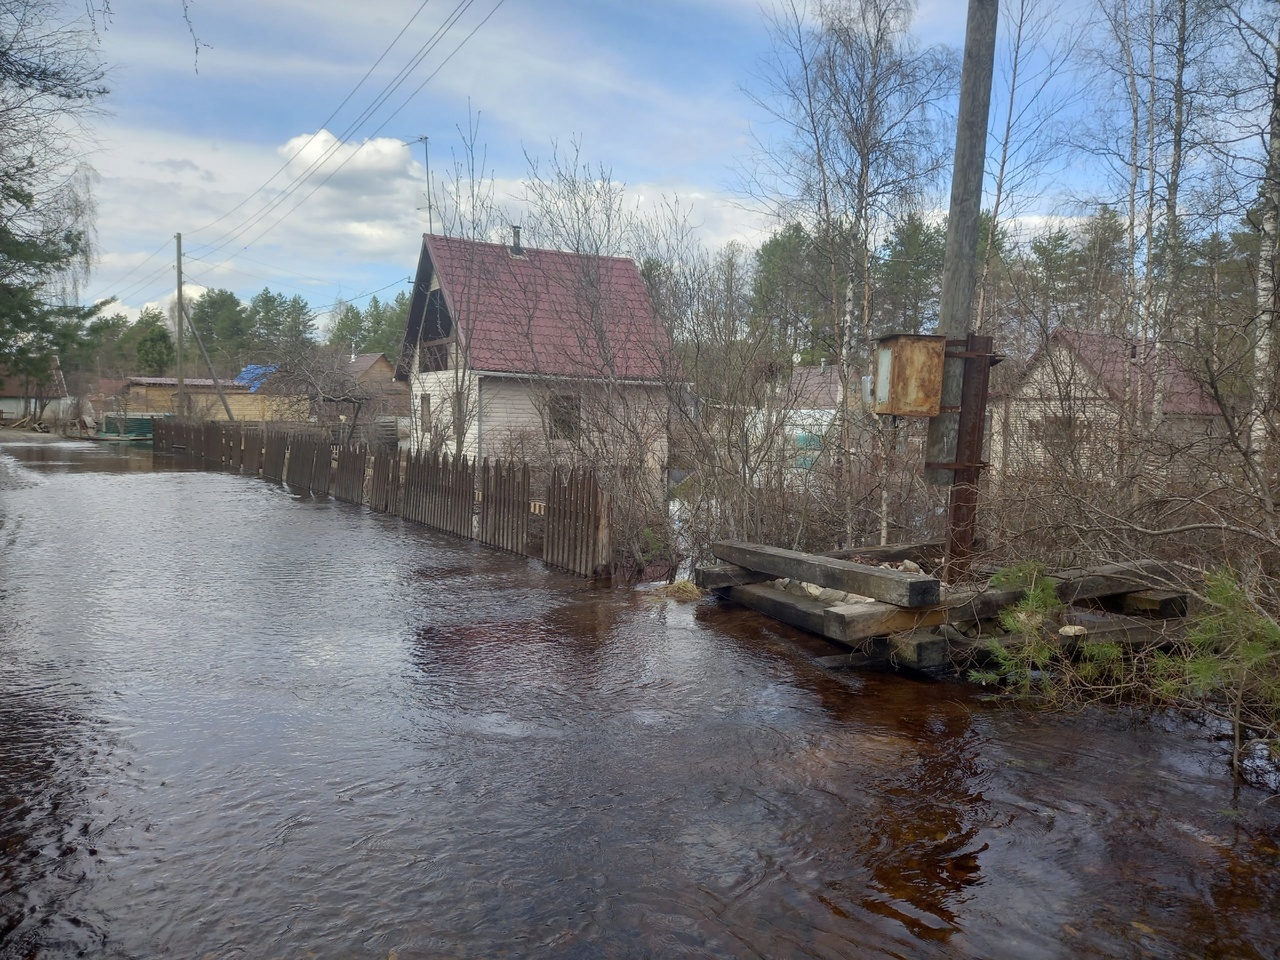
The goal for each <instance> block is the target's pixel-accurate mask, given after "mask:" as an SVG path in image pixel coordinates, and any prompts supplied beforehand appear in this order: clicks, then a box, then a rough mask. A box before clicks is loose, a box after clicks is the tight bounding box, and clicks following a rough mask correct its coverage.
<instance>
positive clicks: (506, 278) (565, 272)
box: [396, 227, 675, 470]
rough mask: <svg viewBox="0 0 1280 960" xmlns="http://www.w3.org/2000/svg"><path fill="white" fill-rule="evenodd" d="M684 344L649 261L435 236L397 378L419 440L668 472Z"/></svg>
mask: <svg viewBox="0 0 1280 960" xmlns="http://www.w3.org/2000/svg"><path fill="white" fill-rule="evenodd" d="M674 369H675V367H674V363H673V354H672V348H671V339H670V337H669V335H668V333H667V331H666V328H665V327H664V326H663V325H662V323H661V321H660V320H659V318H658V316H657V313H656V311H655V309H654V306H653V302H652V300H651V299H650V297H649V293H648V290H647V289H646V287H645V284H644V280H643V279H642V277H641V276H640V270H639V267H638V266H637V265H636V263H635V261H633V260H631V259H629V258H625V257H611V256H598V255H590V254H580V253H566V252H564V251H559V250H545V249H536V248H532V247H525V246H523V245H522V244H521V243H520V234H519V228H518V227H517V228H514V231H513V237H512V242H511V243H509V244H504V243H489V242H484V241H478V240H466V239H460V238H457V237H443V236H435V235H426V236H424V237H423V238H422V251H421V254H420V257H419V260H418V269H417V274H416V277H415V279H414V286H413V294H412V297H411V299H410V307H409V319H408V323H407V325H406V329H405V337H404V346H403V350H402V351H401V360H400V364H399V367H398V369H397V372H396V375H397V378H399V379H401V380H404V381H407V382H408V383H409V384H410V387H411V390H412V410H413V431H412V432H413V439H412V441H411V443H412V447H413V449H415V450H418V449H431V450H444V451H448V452H450V453H454V454H462V455H465V456H469V457H475V458H485V457H492V458H496V457H517V458H521V459H525V460H530V461H534V462H546V461H551V460H553V461H557V462H566V461H582V460H585V461H589V462H595V463H607V464H612V465H622V464H630V465H636V466H639V465H643V466H645V467H648V468H651V469H655V470H657V469H661V468H662V467H664V466H665V465H666V453H667V422H668V407H667V397H668V390H667V387H668V385H669V384H671V383H673V382H674Z"/></svg>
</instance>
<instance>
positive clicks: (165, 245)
mask: <svg viewBox="0 0 1280 960" xmlns="http://www.w3.org/2000/svg"><path fill="white" fill-rule="evenodd" d="M167 246H169V241H168V240H166V241H164V242H163V243H162V244H160V246H158V247H156V249H155V251H154V252H153V253H152V254H151V255H150V256H149V257H147V258H146V259H145V260H143V261H142V262H141V263H139V264H138V265H137V266H135V267H134V268H133V269H132V270H130V271H129V272H128V273H126V274H125V275H124V276H123V277H121V278H120V279H118V280H117V281H115V282H116V283H124V282H125V281H126V280H128V279H129V278H130V277H132V276H133V275H134V274H135V273H137V272H138V271H139V270H141V269H142V268H143V267H145V266H146V265H147V264H148V263H150V262H151V261H152V260H154V259H155V258H156V257H158V256H160V253H161V251H162V250H164V249H165V248H166V247H167ZM104 299H106V298H105V297H91V298H90V300H89V302H90V303H97V302H98V301H99V300H104Z"/></svg>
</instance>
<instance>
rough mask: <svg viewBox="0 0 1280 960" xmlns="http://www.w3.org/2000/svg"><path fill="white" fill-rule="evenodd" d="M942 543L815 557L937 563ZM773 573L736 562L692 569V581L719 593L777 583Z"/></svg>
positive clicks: (931, 542)
mask: <svg viewBox="0 0 1280 960" xmlns="http://www.w3.org/2000/svg"><path fill="white" fill-rule="evenodd" d="M942 547H943V544H942V541H941V540H925V541H922V542H920V543H901V544H894V545H892V546H887V547H859V548H857V549H852V550H850V549H846V550H830V551H827V552H825V553H819V554H815V556H819V557H830V558H831V559H833V560H851V561H853V562H854V563H859V562H861V561H862V560H871V561H875V562H876V563H897V562H900V561H902V560H910V561H911V562H912V563H921V562H924V563H940V562H941V560H942ZM776 579H777V577H774V576H773V575H772V574H768V573H761V572H759V571H757V570H748V569H747V568H746V567H740V566H738V565H737V564H736V563H713V564H706V565H704V566H701V567H695V568H694V571H693V582H694V583H696V584H697V585H698V586H699V587H701V588H702V589H703V590H719V589H721V588H723V587H734V586H740V585H742V584H747V583H764V582H766V581H768V580H776Z"/></svg>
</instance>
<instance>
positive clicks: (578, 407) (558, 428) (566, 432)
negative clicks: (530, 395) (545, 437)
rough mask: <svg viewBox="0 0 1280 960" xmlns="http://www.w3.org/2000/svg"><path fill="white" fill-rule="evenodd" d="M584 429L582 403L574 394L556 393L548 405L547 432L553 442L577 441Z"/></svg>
mask: <svg viewBox="0 0 1280 960" xmlns="http://www.w3.org/2000/svg"><path fill="white" fill-rule="evenodd" d="M581 429H582V401H581V399H580V398H578V397H577V396H575V395H574V394H572V393H555V394H552V395H551V399H550V401H549V402H548V403H547V431H548V433H549V434H550V435H551V439H552V440H577V439H578V434H579V433H580V431H581Z"/></svg>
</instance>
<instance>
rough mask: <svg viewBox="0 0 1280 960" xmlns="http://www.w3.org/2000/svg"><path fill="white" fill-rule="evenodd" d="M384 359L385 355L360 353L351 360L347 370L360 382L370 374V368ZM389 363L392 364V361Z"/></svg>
mask: <svg viewBox="0 0 1280 960" xmlns="http://www.w3.org/2000/svg"><path fill="white" fill-rule="evenodd" d="M384 357H386V354H385V353H358V354H356V355H355V356H354V357H352V358H351V361H350V363H349V364H348V366H347V370H348V372H349V373H350V374H351V375H352V376H353V377H355V378H356V379H357V380H358V379H360V378H361V377H363V376H364V375H365V374H366V373H368V372H369V368H370V367H372V366H373V365H374V364H375V363H377V362H378V361H379V360H381V359H383V358H384ZM387 362H388V363H390V362H391V361H390V360H387Z"/></svg>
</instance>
